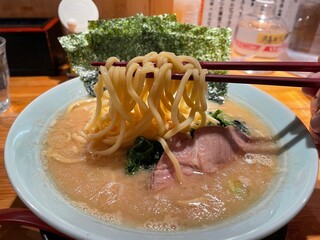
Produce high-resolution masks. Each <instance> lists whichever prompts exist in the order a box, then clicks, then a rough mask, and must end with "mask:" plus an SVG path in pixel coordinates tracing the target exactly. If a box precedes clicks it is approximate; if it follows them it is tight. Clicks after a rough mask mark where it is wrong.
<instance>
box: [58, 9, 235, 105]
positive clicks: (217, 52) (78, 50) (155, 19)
mask: <svg viewBox="0 0 320 240" xmlns="http://www.w3.org/2000/svg"><path fill="white" fill-rule="evenodd" d="M59 41H60V43H61V45H62V47H63V48H64V50H65V51H66V52H67V54H68V58H69V61H70V63H71V65H72V67H73V69H74V71H75V72H76V73H77V74H79V76H80V79H81V80H82V81H83V82H84V85H85V87H86V89H87V91H88V92H89V93H90V94H91V95H94V92H93V85H94V84H95V83H96V81H97V76H98V73H97V69H96V68H95V67H92V66H91V65H90V63H91V62H92V61H105V60H106V59H107V58H108V57H111V56H116V57H118V58H119V59H120V60H121V61H128V60H130V59H132V58H133V57H136V56H141V55H145V54H147V53H149V52H152V51H155V52H161V51H168V52H173V53H175V54H176V55H189V56H193V57H195V58H196V59H198V60H199V61H229V57H230V44H231V29H229V28H210V27H205V26H196V25H191V24H183V23H178V22H177V21H176V16H175V15H174V14H163V15H157V16H144V15H142V14H137V15H136V16H132V17H128V18H116V19H111V20H96V21H89V24H88V30H87V31H85V32H82V33H78V34H70V35H66V36H63V37H60V38H59ZM213 73H217V74H225V73H226V71H213ZM226 93H227V84H226V83H209V88H208V97H209V99H211V100H214V101H217V102H223V100H224V96H225V94H226Z"/></svg>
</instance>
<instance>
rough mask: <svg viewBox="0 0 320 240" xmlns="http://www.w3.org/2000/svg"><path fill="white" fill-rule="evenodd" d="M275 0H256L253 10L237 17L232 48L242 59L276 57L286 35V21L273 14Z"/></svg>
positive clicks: (280, 50) (281, 48)
mask: <svg viewBox="0 0 320 240" xmlns="http://www.w3.org/2000/svg"><path fill="white" fill-rule="evenodd" d="M275 11H276V4H275V0H256V2H255V5H254V8H253V12H251V13H249V14H246V15H244V16H243V17H242V18H240V19H239V21H238V24H237V27H236V30H235V34H234V38H233V49H234V51H235V52H236V53H238V54H239V55H241V56H242V58H243V59H244V60H246V59H252V58H256V57H258V58H269V59H274V58H277V57H278V56H279V55H280V53H281V52H282V50H283V47H282V44H283V42H284V40H285V39H286V37H287V34H288V27H287V24H286V22H285V21H284V20H283V19H282V18H280V17H278V16H277V15H276V14H275Z"/></svg>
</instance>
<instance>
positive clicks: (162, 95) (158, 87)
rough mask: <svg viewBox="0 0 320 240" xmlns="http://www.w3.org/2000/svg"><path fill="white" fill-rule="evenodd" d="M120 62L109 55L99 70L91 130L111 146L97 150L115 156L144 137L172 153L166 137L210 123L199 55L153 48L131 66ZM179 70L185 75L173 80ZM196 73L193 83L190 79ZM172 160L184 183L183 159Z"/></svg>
mask: <svg viewBox="0 0 320 240" xmlns="http://www.w3.org/2000/svg"><path fill="white" fill-rule="evenodd" d="M115 61H119V60H118V59H116V58H114V57H113V58H109V59H108V60H107V61H106V64H105V66H100V68H99V72H100V74H99V79H98V82H97V84H96V85H95V93H96V96H97V104H96V109H95V113H94V116H93V117H92V119H91V120H90V122H89V123H88V124H87V126H86V128H85V130H86V131H87V132H88V134H89V138H90V139H92V140H93V141H101V142H103V143H104V144H105V145H106V146H107V147H106V149H102V150H101V149H99V150H98V149H93V150H92V152H93V153H94V154H98V155H109V154H112V153H114V152H115V151H116V150H117V149H119V148H120V147H126V146H130V145H132V144H133V142H134V141H135V139H136V138H137V137H138V136H143V137H145V138H148V139H153V140H158V141H159V142H160V143H161V144H162V145H163V147H164V149H165V151H166V152H168V151H170V150H169V149H168V146H167V145H166V144H164V142H165V140H166V139H169V138H170V137H172V136H173V135H175V134H176V133H178V132H188V131H190V130H191V129H192V128H193V129H194V128H199V127H202V126H204V125H205V124H206V122H207V118H206V109H207V103H206V97H205V96H206V82H205V75H206V74H207V70H204V69H202V68H201V66H200V64H199V62H198V61H197V60H196V59H194V58H192V57H188V56H176V55H175V54H173V53H169V52H161V53H159V54H158V53H155V52H151V53H149V54H147V55H145V56H139V57H136V58H133V59H132V60H131V61H129V63H128V64H127V66H126V67H117V66H113V63H114V62H115ZM186 62H187V64H186ZM183 63H184V64H183ZM173 72H174V73H182V74H184V77H183V78H182V80H180V81H176V80H172V79H171V74H172V73H173ZM147 73H153V74H154V78H153V79H151V78H147V77H146V74H147ZM190 76H192V77H193V79H194V80H193V81H189V77H190ZM105 89H107V90H106V91H105ZM159 139H160V140H159ZM161 139H162V140H163V141H162V140H161ZM170 159H171V161H173V165H174V167H175V170H176V173H177V177H178V179H179V181H182V179H181V178H182V174H181V172H180V171H181V170H180V168H179V163H178V162H177V160H176V158H174V159H173V158H170Z"/></svg>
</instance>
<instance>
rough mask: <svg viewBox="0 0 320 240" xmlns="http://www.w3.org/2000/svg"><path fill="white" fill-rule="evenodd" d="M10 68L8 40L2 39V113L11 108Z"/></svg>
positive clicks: (0, 83)
mask: <svg viewBox="0 0 320 240" xmlns="http://www.w3.org/2000/svg"><path fill="white" fill-rule="evenodd" d="M9 78H10V75H9V67H8V62H7V55H6V39H4V38H3V37H0V113H1V112H4V111H6V110H7V109H8V108H9V106H10V102H11V101H10V94H9Z"/></svg>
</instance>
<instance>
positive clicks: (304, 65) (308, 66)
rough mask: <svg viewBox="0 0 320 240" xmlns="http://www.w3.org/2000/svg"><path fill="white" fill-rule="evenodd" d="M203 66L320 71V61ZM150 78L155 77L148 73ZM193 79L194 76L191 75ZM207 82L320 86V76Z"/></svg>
mask: <svg viewBox="0 0 320 240" xmlns="http://www.w3.org/2000/svg"><path fill="white" fill-rule="evenodd" d="M104 64H105V63H104V62H92V63H91V65H92V66H101V65H104ZM200 64H201V66H202V68H205V69H210V70H272V71H296V72H318V71H319V72H320V62H200ZM126 65H127V62H117V63H115V64H114V66H122V67H124V66H126ZM146 77H148V78H153V74H152V73H148V74H147V76H146ZM182 77H183V74H179V73H173V74H172V79H175V80H179V79H182ZM190 80H192V77H190ZM206 81H207V82H227V83H241V84H243V83H247V84H261V85H278V86H292V87H312V88H319V87H320V78H306V77H303V78H301V77H273V76H272V77H271V76H254V75H223V74H207V75H206Z"/></svg>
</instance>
